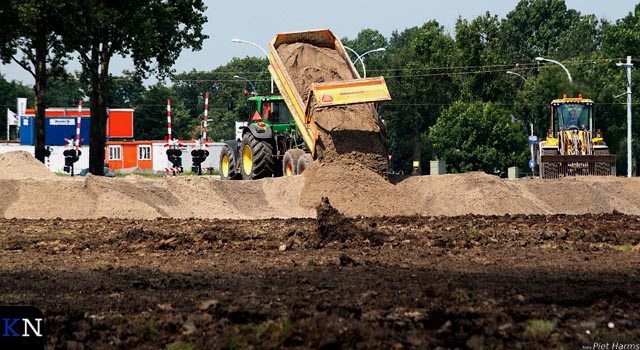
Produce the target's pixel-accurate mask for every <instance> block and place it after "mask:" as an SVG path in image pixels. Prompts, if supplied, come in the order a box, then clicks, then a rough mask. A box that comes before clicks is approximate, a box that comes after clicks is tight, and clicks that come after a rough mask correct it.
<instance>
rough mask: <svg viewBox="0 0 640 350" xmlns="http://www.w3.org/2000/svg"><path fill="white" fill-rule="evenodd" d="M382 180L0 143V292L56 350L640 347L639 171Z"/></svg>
mask: <svg viewBox="0 0 640 350" xmlns="http://www.w3.org/2000/svg"><path fill="white" fill-rule="evenodd" d="M7 164H10V166H7ZM7 168H10V169H11V170H7ZM394 182H396V184H395V185H394V184H391V183H389V182H387V181H385V180H384V179H382V178H381V177H379V176H377V175H376V174H375V173H373V172H372V171H371V170H369V169H367V168H366V167H362V166H359V165H358V164H350V165H347V166H337V165H331V164H321V165H317V164H316V165H314V166H312V167H311V168H310V169H309V170H307V172H305V174H304V175H302V176H296V177H291V178H277V179H263V180H259V181H252V182H247V181H229V182H224V181H220V180H219V179H218V178H217V177H215V176H211V177H210V176H203V177H190V176H189V177H188V176H183V177H176V178H174V177H169V178H159V179H147V178H141V177H138V176H129V177H126V178H116V179H108V178H100V177H93V176H89V177H86V178H83V177H75V178H68V177H57V176H55V175H53V174H51V173H49V172H48V171H47V170H46V169H45V168H44V167H43V166H42V165H41V164H39V163H38V162H37V161H35V160H34V159H33V158H32V157H30V156H28V155H25V154H23V153H12V154H5V155H0V184H1V186H0V189H1V190H0V199H1V201H0V203H2V204H1V207H0V212H1V213H2V215H1V217H2V218H0V266H1V268H0V280H1V281H2V284H0V286H1V289H0V300H1V301H2V303H3V304H4V305H33V306H36V307H38V308H40V309H41V310H42V311H43V312H44V315H45V323H46V324H45V329H46V343H47V348H52V349H53V348H55V349H133V348H135V349H271V348H287V349H337V348H342V349H438V348H439V349H456V348H457V349H586V348H591V349H598V348H597V347H595V346H598V344H599V345H602V346H604V344H608V349H613V346H614V344H617V345H618V346H622V345H625V346H627V347H625V348H624V349H636V348H640V328H639V326H640V278H639V276H638V266H640V252H639V250H640V217H639V216H638V215H639V214H640V204H639V203H640V182H638V179H626V178H589V179H584V178H583V179H581V178H567V179H562V180H538V179H518V180H511V181H510V180H503V179H499V178H496V177H493V176H489V175H484V174H479V173H471V174H463V175H443V176H419V177H410V178H405V179H394ZM322 197H328V200H327V201H325V202H323V201H322ZM632 346H633V347H632ZM618 348H621V347H618ZM600 349H604V347H601V348H600Z"/></svg>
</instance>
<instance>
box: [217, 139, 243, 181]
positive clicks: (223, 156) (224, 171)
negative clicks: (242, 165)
mask: <svg viewBox="0 0 640 350" xmlns="http://www.w3.org/2000/svg"><path fill="white" fill-rule="evenodd" d="M238 175H239V174H238V173H237V172H236V157H235V155H234V154H233V150H232V149H231V148H230V147H229V146H227V145H224V146H223V147H222V151H221V152H220V178H221V179H222V180H235V179H237V178H238V177H239V176H238Z"/></svg>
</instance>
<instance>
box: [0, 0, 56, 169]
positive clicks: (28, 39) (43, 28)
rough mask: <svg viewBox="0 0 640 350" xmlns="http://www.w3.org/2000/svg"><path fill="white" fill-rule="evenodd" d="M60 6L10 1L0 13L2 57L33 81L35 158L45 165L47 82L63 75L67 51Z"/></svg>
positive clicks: (32, 0)
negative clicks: (63, 37)
mask: <svg viewBox="0 0 640 350" xmlns="http://www.w3.org/2000/svg"><path fill="white" fill-rule="evenodd" d="M64 16H65V14H64V13H63V12H62V7H61V3H60V2H59V1H51V0H21V1H17V0H8V1H7V2H3V7H2V10H0V19H2V21H1V22H2V25H3V29H2V31H3V32H5V33H4V34H3V35H2V36H0V40H2V41H1V42H0V43H2V47H0V56H1V58H2V61H3V62H4V63H7V62H10V61H13V62H15V63H17V64H18V65H19V66H20V67H22V68H23V69H24V70H26V71H27V72H29V73H30V74H31V76H33V78H34V82H35V83H34V85H33V90H34V96H35V108H36V137H35V157H36V158H37V159H38V160H39V161H41V162H44V159H45V155H46V150H45V145H44V143H45V133H44V123H45V119H44V117H45V109H46V99H47V97H46V96H47V78H48V77H49V76H56V75H58V74H60V73H61V72H62V69H63V66H64V65H65V64H66V59H67V49H66V48H65V47H64V45H63V44H62V41H61V36H60V35H61V32H62V28H61V27H60V26H59V25H58V24H59V23H60V22H59V21H58V18H60V17H64Z"/></svg>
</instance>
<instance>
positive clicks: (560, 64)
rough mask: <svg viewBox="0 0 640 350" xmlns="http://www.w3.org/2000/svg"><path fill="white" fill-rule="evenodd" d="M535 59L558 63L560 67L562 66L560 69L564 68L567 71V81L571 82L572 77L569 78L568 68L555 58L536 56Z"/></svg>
mask: <svg viewBox="0 0 640 350" xmlns="http://www.w3.org/2000/svg"><path fill="white" fill-rule="evenodd" d="M536 61H538V62H542V61H547V62H551V63H555V64H557V65H559V66H560V67H562V69H564V71H565V72H567V77H569V83H573V79H571V73H569V70H568V69H567V67H565V66H564V65H563V64H562V63H560V62H558V61H556V60H550V59H548V58H544V57H536Z"/></svg>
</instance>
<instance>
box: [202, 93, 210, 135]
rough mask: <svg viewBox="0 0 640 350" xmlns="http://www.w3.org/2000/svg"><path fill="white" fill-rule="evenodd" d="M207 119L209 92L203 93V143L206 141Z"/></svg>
mask: <svg viewBox="0 0 640 350" xmlns="http://www.w3.org/2000/svg"><path fill="white" fill-rule="evenodd" d="M208 120H209V92H208V91H207V92H206V93H205V94H204V124H202V138H203V141H202V142H203V143H206V142H207V121H208Z"/></svg>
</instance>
